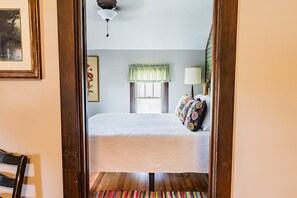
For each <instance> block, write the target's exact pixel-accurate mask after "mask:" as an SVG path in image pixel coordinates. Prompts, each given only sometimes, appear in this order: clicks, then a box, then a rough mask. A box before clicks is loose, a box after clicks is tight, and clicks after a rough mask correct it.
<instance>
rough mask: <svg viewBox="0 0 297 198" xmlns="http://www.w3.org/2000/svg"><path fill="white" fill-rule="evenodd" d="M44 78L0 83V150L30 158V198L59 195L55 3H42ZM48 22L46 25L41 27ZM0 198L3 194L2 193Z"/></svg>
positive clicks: (27, 188) (27, 187) (25, 193)
mask: <svg viewBox="0 0 297 198" xmlns="http://www.w3.org/2000/svg"><path fill="white" fill-rule="evenodd" d="M40 16H41V20H40V22H41V36H42V42H41V43H42V60H43V68H42V69H43V71H44V72H43V73H44V79H42V80H15V79H6V80H5V79H0V94H1V97H0V134H1V138H0V148H1V149H5V150H8V151H11V152H17V153H23V154H26V155H28V156H29V158H30V164H29V166H28V169H27V173H26V175H27V176H28V181H27V182H26V184H25V185H24V187H23V196H24V197H28V198H33V197H37V198H53V197H55V198H61V197H63V179H62V148H61V129H60V128H61V123H60V99H59V98H60V94H59V92H60V90H59V65H58V33H57V5H56V1H55V0H40ZM45 22H46V23H45ZM0 194H1V193H0Z"/></svg>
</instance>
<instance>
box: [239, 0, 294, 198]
mask: <svg viewBox="0 0 297 198" xmlns="http://www.w3.org/2000/svg"><path fill="white" fill-rule="evenodd" d="M296 10H297V1H296V0H287V1H275V0H272V1H271V0H261V1H259V0H248V1H243V0H239V21H238V48H237V68H236V69H237V74H236V93H235V98H236V102H235V136H234V143H235V145H234V149H235V151H234V155H233V156H234V159H233V161H234V169H233V197H235V198H250V197H263V198H264V197H270V198H274V197H275V198H277V197H288V198H293V197H297V188H296V183H297V154H296V152H297V115H296V113H297V36H296V35H297V25H296V22H297V11H296Z"/></svg>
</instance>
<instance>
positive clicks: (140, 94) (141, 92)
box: [136, 83, 145, 98]
mask: <svg viewBox="0 0 297 198" xmlns="http://www.w3.org/2000/svg"><path fill="white" fill-rule="evenodd" d="M144 88H145V83H137V93H136V97H142V98H143V97H145V89H144Z"/></svg>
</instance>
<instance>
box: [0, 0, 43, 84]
mask: <svg viewBox="0 0 297 198" xmlns="http://www.w3.org/2000/svg"><path fill="white" fill-rule="evenodd" d="M38 1H39V0H12V1H0V78H30V79H32V78H35V79H41V49H40V48H41V46H40V29H39V2H38Z"/></svg>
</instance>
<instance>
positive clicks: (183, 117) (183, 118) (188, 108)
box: [179, 99, 195, 123]
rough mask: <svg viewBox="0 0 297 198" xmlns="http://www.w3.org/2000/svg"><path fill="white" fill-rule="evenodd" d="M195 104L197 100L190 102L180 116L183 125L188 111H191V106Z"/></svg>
mask: <svg viewBox="0 0 297 198" xmlns="http://www.w3.org/2000/svg"><path fill="white" fill-rule="evenodd" d="M193 102H195V100H193V99H191V100H189V102H188V103H187V104H186V105H185V106H184V108H183V110H182V111H181V114H180V118H179V119H180V120H181V121H182V122H183V123H184V122H185V121H186V118H187V114H188V111H189V110H190V108H191V105H192V104H193Z"/></svg>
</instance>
